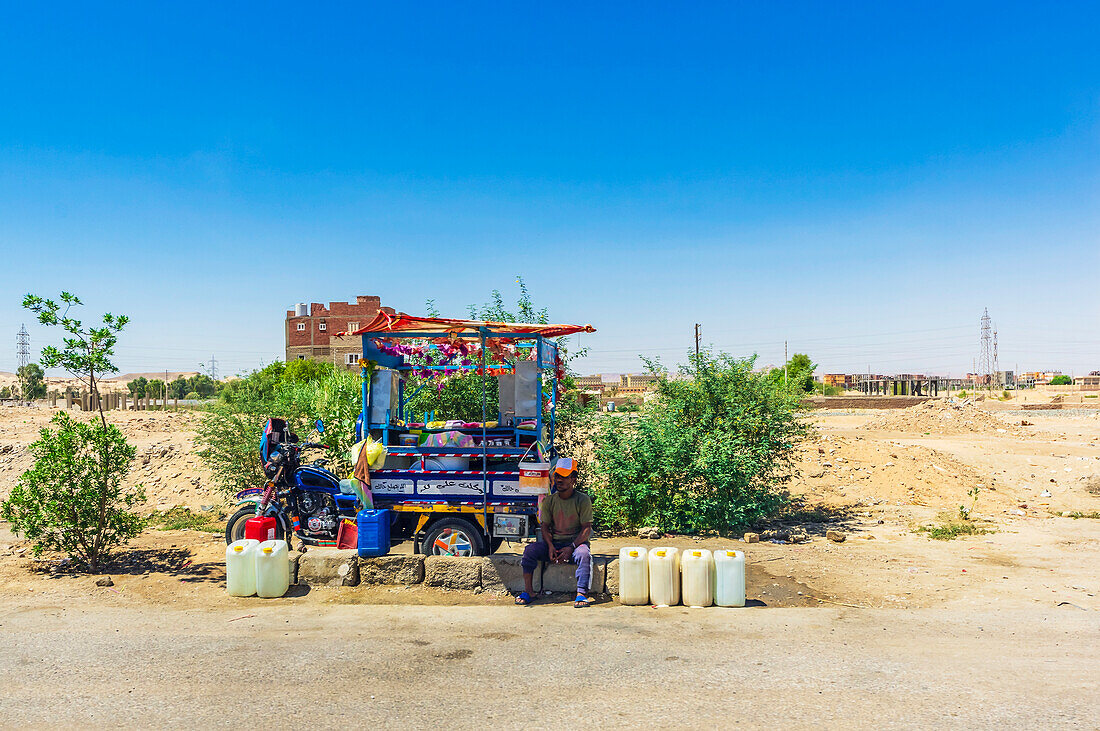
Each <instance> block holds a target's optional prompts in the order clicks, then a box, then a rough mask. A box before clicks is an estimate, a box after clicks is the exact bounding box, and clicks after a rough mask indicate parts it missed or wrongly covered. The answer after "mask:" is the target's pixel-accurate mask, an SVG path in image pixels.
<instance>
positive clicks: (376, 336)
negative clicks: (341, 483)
mask: <svg viewBox="0 0 1100 731" xmlns="http://www.w3.org/2000/svg"><path fill="white" fill-rule="evenodd" d="M594 331H595V329H594V328H593V327H592V326H591V325H546V324H526V323H502V322H486V321H478V320H455V319H449V318H423V317H411V316H408V315H389V314H386V313H379V315H378V316H377V317H376V318H375V319H374V320H372V321H371V322H370V323H368V324H367V325H366V326H364V327H362V328H360V329H359V330H356V331H355V332H353V333H349V334H350V335H359V336H361V337H362V343H363V351H362V353H363V354H362V358H361V360H360V366H361V367H362V374H363V394H362V412H361V414H360V416H359V424H358V425H357V432H358V434H357V437H358V436H360V435H361V434H362V431H363V429H362V425H364V424H365V425H366V431H367V433H369V434H370V435H371V436H372V437H373V438H374V439H375V440H377V441H380V442H382V443H383V444H385V445H386V448H387V451H388V456H387V460H386V464H385V466H384V467H383V468H382V469H378V470H372V471H371V490H372V492H373V494H374V498H375V506H376V507H382V508H389V509H390V510H392V511H394V514H395V516H396V518H395V522H394V525H393V528H392V531H391V533H392V535H393V536H394V538H395V540H403V539H408V538H411V539H412V540H413V541H414V546H415V550H416V551H418V552H421V553H427V554H429V555H433V554H434V555H454V556H464V555H467V556H468V555H486V554H488V553H491V552H493V551H495V550H496V549H497V548H498V547H499V546H500V544H501V543H502V542H503V541H505V540H520V539H523V538H527V537H529V536H533V535H535V531H536V522H537V513H538V503H539V499H540V497H541V495H540V494H539V493H538V492H537V491H536V490H532V489H531V488H529V487H526V486H524V484H523V481H521V479H520V475H521V470H522V469H523V465H528V467H529V468H530V463H531V462H537V461H538V460H539V459H540V456H541V458H545V459H547V460H548V459H550V458H552V457H553V456H555V448H554V422H555V415H556V412H557V397H558V391H559V382H560V379H561V377H562V376H563V375H564V369H563V365H562V359H561V354H560V352H559V344H558V340H557V339H558V338H560V337H562V336H565V335H570V334H573V333H580V332H594ZM402 341H404V342H406V343H407V342H409V341H418V342H420V343H422V344H424V345H422V346H421V347H424V346H425V345H426V348H427V352H432V353H436V354H444V353H451V354H452V357H453V354H454V353H455V352H456V351H461V352H462V354H463V359H462V360H461V361H460V362H458V363H447V364H445V365H444V364H438V363H437V364H435V365H425V364H423V363H415V362H412V361H410V359H409V358H407V357H406V354H407V352H408V350H409V349H408V348H402V347H400V345H401V344H402ZM490 353H492V354H493V355H494V357H493V358H490V357H489V354H490ZM509 354H512V355H513V357H512V358H511V359H510V358H509V357H508V356H509ZM521 355H522V356H523V357H520V356H521ZM468 356H472V357H468ZM456 360H457V358H456ZM430 371H449V372H458V371H474V372H479V373H483V374H487V375H490V376H495V377H496V378H497V380H498V393H499V401H498V405H497V406H496V407H495V408H494V410H493V411H492V413H490V412H489V408H490V407H489V403H488V398H487V394H486V393H485V390H484V388H483V390H482V394H481V396H482V415H481V416H482V418H481V421H480V422H479V423H477V424H476V425H475V424H471V423H465V424H464V425H463V426H447V427H440V428H436V429H431V428H428V427H426V426H424V427H420V428H418V429H416V430H415V432H416V433H417V435H418V438H419V440H420V441H421V442H423V441H426V440H428V439H430V438H431V435H433V434H438V433H444V432H445V433H451V432H458V433H459V434H461V435H462V437H461V441H463V442H464V443H465V445H464V446H432V445H431V444H416V445H413V444H408V443H403V441H407V440H410V439H411V437H410V436H409V435H410V434H412V433H413V432H414V430H412V429H411V428H410V427H409V426H408V425H409V424H410V423H416V422H417V421H418V419H417V418H416V417H419V416H422V415H420V414H415V415H414V414H410V413H406V409H407V407H408V404H409V401H410V399H411V398H412V397H413V396H415V392H413V393H406V390H407V389H406V385H407V383H406V382H407V380H408V378H407V377H408V375H409V374H410V373H412V372H420V374H421V375H423V374H424V373H425V372H430ZM421 387H424V384H421ZM425 435H427V436H425ZM436 441H438V440H436Z"/></svg>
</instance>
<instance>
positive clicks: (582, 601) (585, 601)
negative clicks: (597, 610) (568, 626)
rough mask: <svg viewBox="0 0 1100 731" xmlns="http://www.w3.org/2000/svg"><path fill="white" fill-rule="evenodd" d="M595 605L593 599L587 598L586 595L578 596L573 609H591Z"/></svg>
mask: <svg viewBox="0 0 1100 731" xmlns="http://www.w3.org/2000/svg"><path fill="white" fill-rule="evenodd" d="M594 603H595V602H594V601H593V600H592V598H591V597H587V596H585V595H584V594H577V598H576V599H574V600H573V608H574V609H580V608H581V607H590V606H592V605H593V604H594Z"/></svg>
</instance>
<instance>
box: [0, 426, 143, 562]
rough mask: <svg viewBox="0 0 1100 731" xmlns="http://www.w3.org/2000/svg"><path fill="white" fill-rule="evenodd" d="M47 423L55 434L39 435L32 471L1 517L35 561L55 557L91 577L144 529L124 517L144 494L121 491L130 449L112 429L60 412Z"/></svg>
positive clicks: (139, 522) (132, 517) (132, 516)
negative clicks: (81, 566) (77, 563)
mask: <svg viewBox="0 0 1100 731" xmlns="http://www.w3.org/2000/svg"><path fill="white" fill-rule="evenodd" d="M52 423H53V424H54V425H55V426H56V430H51V429H48V428H46V429H42V431H41V432H40V435H39V438H38V441H36V442H34V443H33V444H31V447H30V449H31V454H32V455H34V466H33V467H31V469H29V470H27V471H26V472H24V473H23V475H22V477H20V478H19V482H18V484H16V486H15V489H14V490H12V493H11V495H10V496H8V499H7V500H5V501H4V502H3V504H2V505H0V515H2V516H3V518H4V520H6V521H8V522H9V523H11V527H12V530H14V531H15V532H16V533H18V534H20V535H22V536H24V537H26V538H27V539H29V540H30V541H32V543H33V547H32V550H33V552H34V553H35V555H39V554H41V553H42V552H43V551H62V552H64V553H66V554H68V555H69V556H71V557H73V558H75V559H77V560H78V561H80V562H81V563H83V564H84V565H85V566H87V568H88V569H89V570H90V571H92V572H95V571H98V570H99V568H100V566H101V565H102V564H103V561H104V560H105V559H106V558H107V557H108V556H109V555H110V553H111V551H112V549H114V548H116V547H117V546H119V545H122V544H123V543H126V542H127V541H129V540H130V539H132V538H133V537H134V536H136V535H138V534H139V533H141V530H142V528H143V527H144V521H143V520H142V518H141V517H140V516H138V515H135V514H133V513H131V512H129V511H130V510H131V509H132V508H134V507H135V506H136V505H138V504H140V503H141V502H142V501H143V500H144V499H145V496H144V494H143V493H142V491H141V489H140V488H134V489H126V488H123V487H122V480H123V478H125V477H126V475H127V473H128V472H129V471H130V462H131V461H132V460H133V458H134V453H135V449H134V447H132V446H131V445H129V444H127V443H126V438H125V437H124V436H123V435H122V432H121V431H119V429H118V427H116V426H115V425H113V424H108V425H106V426H104V425H102V424H99V423H91V424H85V423H82V422H78V421H75V420H73V419H72V417H70V416H69V415H68V414H67V413H65V412H61V413H60V414H58V415H57V416H55V417H54V418H53V420H52Z"/></svg>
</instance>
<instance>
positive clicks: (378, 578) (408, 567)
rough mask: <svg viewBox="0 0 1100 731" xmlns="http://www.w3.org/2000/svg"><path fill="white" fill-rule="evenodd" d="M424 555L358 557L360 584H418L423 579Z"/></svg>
mask: <svg viewBox="0 0 1100 731" xmlns="http://www.w3.org/2000/svg"><path fill="white" fill-rule="evenodd" d="M424 558H425V557H424V556H423V555H421V554H419V553H417V554H412V555H409V556H402V555H396V556H377V557H375V558H360V559H359V583H360V584H385V585H391V586H396V585H402V586H408V585H409V584H419V583H420V582H421V581H423V580H424Z"/></svg>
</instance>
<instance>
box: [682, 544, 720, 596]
mask: <svg viewBox="0 0 1100 731" xmlns="http://www.w3.org/2000/svg"><path fill="white" fill-rule="evenodd" d="M680 574H681V576H682V578H683V585H682V586H683V591H682V593H681V597H682V598H683V602H684V604H685V605H687V606H689V607H709V606H710V605H711V604H714V581H715V577H714V557H713V556H711V553H710V551H708V550H707V549H705V548H689V549H687V550H686V551H684V552H683V553H682V554H681V558H680Z"/></svg>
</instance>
